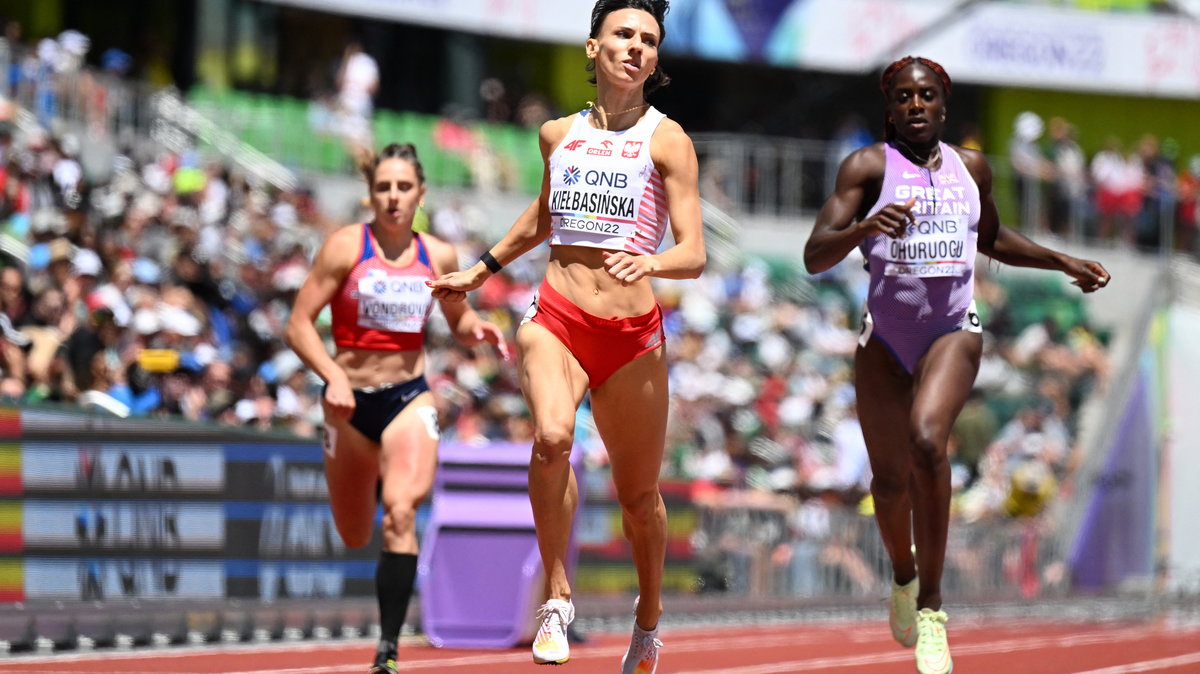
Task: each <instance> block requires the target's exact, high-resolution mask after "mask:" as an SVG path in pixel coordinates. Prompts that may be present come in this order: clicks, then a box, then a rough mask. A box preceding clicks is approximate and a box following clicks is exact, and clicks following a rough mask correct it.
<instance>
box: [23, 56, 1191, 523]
mask: <svg viewBox="0 0 1200 674" xmlns="http://www.w3.org/2000/svg"><path fill="white" fill-rule="evenodd" d="M79 37H82V36H79ZM85 39H86V38H85ZM60 42H61V44H59V45H57V49H58V51H57V52H55V53H57V54H58V55H59V56H57V57H55V58H60V59H61V58H64V57H63V55H64V54H66V55H71V54H76V56H78V54H77V52H78V51H79V50H80V49H82V50H84V51H86V49H87V45H86V43H84V44H83V45H82V47H80V46H79V39H78V37H76V36H71V35H67V36H66V38H65V39H63V40H60ZM6 44H7V43H6ZM72 49H74V50H75V51H72ZM40 51H41V52H42V55H41V56H39V55H38V54H39V52H36V51H35V52H30V55H27V56H26V57H25V58H24V60H17V59H11V58H10V59H8V60H9V62H10V63H12V64H13V67H12V68H10V69H9V73H10V77H9V78H8V79H7V81H6V83H5V84H6V86H7V87H8V88H7V89H6V91H5V92H4V93H6V94H8V95H9V96H12V95H13V94H14V93H16V91H17V89H19V88H20V87H22V86H26V87H34V88H37V87H39V86H43V85H44V84H45V83H46V82H49V83H54V82H60V80H56V79H55V77H56V76H55V75H54V73H53V70H54V68H55V67H58V66H54V64H53V63H51V62H49V61H48V62H46V63H44V64H42V65H43V67H42V68H41V69H38V68H34V67H33V65H34V61H31V60H29V59H37V58H41V57H42V56H45V57H46V58H50V54H51V52H52V51H53V50H51V49H50V48H49V47H46V48H45V49H43V50H40ZM9 53H10V54H11V53H12V52H11V51H10V52H9ZM6 58H8V57H6ZM110 60H111V61H112V63H111V64H110V65H111V66H112V67H111V68H110V69H109V71H108V72H109V73H110V74H118V73H119V71H120V69H121V68H123V67H127V65H128V64H127V63H125V62H124V61H122V60H121V59H120V58H119V57H118V55H112V56H111V59H110ZM62 62H63V63H66V66H65V68H66V70H64V71H63V72H65V73H67V74H66V75H62V74H61V73H60V76H61V77H68V76H70V77H74V76H76V75H77V74H78V73H77V72H76V69H77V66H78V58H73V60H72V59H71V58H68V59H66V60H65V61H62ZM54 63H59V61H55V62H54ZM21 64H24V65H23V66H22V67H19V68H18V67H16V66H17V65H21ZM47 68H48V69H49V70H47ZM47 73H50V74H49V75H47ZM30 77H32V78H34V79H28V78H30ZM42 77H49V78H50V79H47V80H42V79H37V78H42ZM96 86H97V87H98V89H96V90H95V91H97V92H100V93H97V94H96V95H97V96H100V97H101V98H103V96H102V95H101V94H102V93H103V92H104V91H106V90H105V89H104V88H103V86H102V84H98V85H96ZM64 91H65V89H64ZM39 100H40V99H39ZM54 109H55V108H53V107H48V108H46V109H45V112H47V114H49V112H52V111H53V110H54ZM35 117H42V116H41V115H35ZM127 140H129V139H124V138H119V137H114V135H113V134H111V133H110V132H109V131H108V130H107V127H106V126H105V125H103V124H99V125H91V126H86V127H78V126H75V127H68V126H64V125H61V124H59V123H57V122H56V120H54V119H47V118H42V119H41V121H40V122H39V123H34V124H25V125H21V124H18V123H17V117H16V111H15V108H14V106H12V105H11V104H10V103H7V101H6V102H5V103H4V104H3V106H2V107H0V223H2V224H0V226H2V230H0V231H2V234H0V250H2V251H3V257H4V267H3V270H0V309H2V312H3V313H2V315H0V328H2V329H3V330H2V335H0V338H2V339H0V369H2V372H3V377H2V379H0V395H3V396H5V397H6V398H7V399H9V400H12V401H17V402H20V403H24V404H35V403H40V402H43V401H49V402H61V403H68V404H84V405H89V406H99V407H103V408H105V409H108V410H110V411H113V412H116V413H119V414H122V415H128V416H133V417H163V418H181V419H187V420H190V421H199V422H211V423H218V424H227V425H233V426H250V427H254V428H258V429H277V430H283V431H286V432H291V433H295V434H299V435H301V436H308V437H313V436H315V435H316V434H317V432H318V429H319V428H320V425H321V407H320V404H319V396H320V383H321V382H319V381H318V380H316V379H315V378H314V377H313V376H312V375H311V374H310V373H308V372H307V371H305V370H304V368H302V367H301V364H300V362H299V359H298V358H297V357H296V356H295V355H294V354H293V353H291V352H290V351H289V350H287V348H286V347H285V346H284V344H283V342H282V340H281V337H280V336H281V335H282V333H283V326H284V325H285V324H286V321H287V317H288V311H289V309H290V307H291V303H292V299H293V295H294V293H295V291H296V290H297V289H298V288H299V286H300V284H301V282H302V281H303V279H304V278H305V275H306V274H307V271H308V265H309V261H310V260H311V258H312V255H313V253H314V251H315V250H316V248H317V247H318V246H319V244H320V242H321V241H322V240H323V239H324V237H325V236H326V235H327V234H328V233H329V232H330V231H332V229H333V228H334V227H336V226H338V225H340V224H344V223H341V222H333V221H332V220H330V219H329V218H328V217H326V216H325V215H324V214H323V213H322V212H321V209H320V208H319V206H318V204H317V203H316V201H315V199H314V196H313V192H312V191H311V190H309V189H305V188H300V189H297V190H295V191H280V190H277V189H274V188H271V187H269V186H267V185H265V184H263V183H261V182H259V181H257V180H255V179H254V177H253V176H251V175H246V174H243V173H241V172H239V171H235V170H231V169H230V168H229V167H227V166H225V165H222V164H220V163H216V162H213V161H209V160H206V159H204V158H202V157H201V156H200V155H199V154H197V153H193V152H185V153H172V152H167V151H163V150H161V149H151V148H153V147H154V146H153V145H150V144H146V143H140V142H126V141H127ZM1097 162H1100V160H1099V159H1097V160H1094V161H1093V165H1095V164H1096V163H1097ZM1100 163H1102V162H1100ZM1193 164H1194V162H1193ZM1189 171H1191V173H1190V174H1189V175H1193V176H1196V175H1197V173H1198V172H1200V167H1198V166H1192V167H1190V168H1189ZM1060 173H1061V172H1060ZM1049 175H1050V174H1049V173H1047V174H1046V176H1049ZM1156 184H1157V183H1156ZM1163 184H1164V185H1165V183H1163ZM1179 184H1180V185H1183V184H1184V181H1183V179H1182V177H1181V178H1180V182H1179ZM1193 187H1194V181H1193ZM1179 194H1180V195H1184V194H1185V191H1183V190H1182V189H1181V191H1180V192H1179ZM1190 194H1191V197H1190V198H1191V202H1187V201H1186V200H1185V199H1184V196H1180V197H1179V204H1180V208H1181V211H1180V212H1181V213H1182V208H1183V206H1184V205H1186V204H1187V203H1190V204H1191V208H1192V214H1193V216H1192V220H1191V222H1192V223H1193V224H1192V226H1193V228H1194V211H1195V191H1194V189H1193V190H1192V192H1191V193H1190ZM431 206H432V208H431V211H430V217H429V221H430V223H431V227H432V229H433V231H434V232H435V233H437V234H438V235H439V236H441V237H443V238H445V239H447V240H450V241H452V242H454V243H456V244H457V245H458V248H459V250H460V253H461V255H462V256H463V261H464V262H468V263H469V261H470V260H473V259H475V257H477V256H478V254H479V253H480V252H482V251H483V250H484V246H485V245H486V244H485V242H484V241H482V240H480V239H479V238H478V237H477V235H476V234H475V232H478V231H481V230H482V227H481V226H480V224H481V222H482V219H483V218H484V214H482V213H477V212H474V211H472V207H471V206H469V205H467V204H464V203H460V202H451V203H443V204H431ZM1185 222H1186V221H1185V220H1183V219H1181V220H1180V223H1181V225H1182V224H1183V223H1185ZM544 254H545V251H544V249H543V251H542V256H541V257H539V256H538V255H536V254H535V255H530V256H526V257H525V258H523V259H522V260H520V261H519V262H518V263H516V264H514V265H512V266H511V267H510V268H508V269H506V271H505V274H504V275H502V276H501V277H499V278H498V279H497V280H496V281H494V282H492V283H489V284H488V285H486V286H485V287H484V288H483V289H482V290H481V291H480V292H478V293H476V296H475V298H474V301H475V302H476V304H477V306H478V308H479V309H480V310H481V311H483V312H486V314H487V317H488V318H489V319H490V320H493V321H495V322H497V323H498V324H500V325H502V326H504V327H506V328H507V329H508V332H509V334H511V333H512V331H513V330H514V329H515V326H516V324H517V323H518V321H519V320H520V317H521V315H522V314H523V313H524V311H525V309H526V308H527V306H528V304H529V301H530V298H531V296H532V291H533V284H534V283H535V282H536V280H537V278H538V277H539V272H540V270H541V268H542V265H544ZM798 255H799V251H795V255H794V256H786V255H785V256H781V257H780V258H779V259H770V260H767V259H758V258H747V259H745V260H743V261H741V262H740V263H738V264H735V265H731V266H728V267H727V268H714V269H711V270H710V271H709V272H708V273H706V274H705V276H704V277H703V278H702V280H701V281H700V282H699V283H696V284H693V285H692V286H691V287H690V289H689V290H688V292H687V293H684V292H682V290H681V288H679V287H678V286H677V285H675V284H673V283H670V282H663V283H661V284H660V285H659V286H658V289H659V292H660V298H661V301H662V303H663V307H664V312H665V316H666V325H667V332H668V348H669V349H670V351H671V357H670V362H671V363H672V365H671V377H672V387H673V402H672V405H673V409H672V415H671V426H670V429H669V445H668V446H669V451H668V464H669V465H668V466H666V467H665V472H664V475H665V476H666V477H668V478H677V479H680V480H688V481H695V482H697V483H703V484H713V485H719V486H722V487H736V488H746V489H751V490H760V491H764V492H774V493H791V494H797V495H800V496H804V497H807V496H816V495H826V496H828V495H833V496H834V498H836V499H837V500H840V501H844V502H846V503H854V502H856V501H857V500H858V499H859V498H861V497H862V496H863V495H864V494H865V493H866V490H867V485H868V484H869V479H870V475H869V467H868V465H867V459H866V451H865V447H864V445H863V442H862V437H861V434H860V432H859V429H858V426H857V420H856V417H855V408H854V395H853V389H852V386H851V381H850V379H851V376H852V367H851V357H852V355H853V352H854V349H855V346H856V339H857V312H858V311H859V308H860V307H861V306H862V303H863V298H864V293H865V276H864V275H863V274H862V273H861V272H860V271H858V270H857V267H856V266H855V265H854V264H849V263H848V264H843V265H841V266H840V267H838V268H837V269H835V270H833V271H831V272H827V273H826V274H822V275H820V276H818V277H816V278H810V277H807V276H806V275H805V274H803V273H802V272H801V271H799V263H798ZM977 295H978V297H979V300H980V304H981V308H982V312H981V313H983V314H984V324H985V327H986V329H987V332H986V335H987V336H986V341H985V355H984V363H983V367H982V369H981V372H980V375H979V378H978V381H977V385H976V388H977V394H978V395H977V396H976V397H975V398H974V399H973V400H972V401H971V402H970V403H969V404H968V406H967V409H966V410H965V411H964V412H963V415H962V418H961V419H960V421H959V424H958V426H957V427H956V431H955V437H954V450H955V473H954V475H955V485H956V490H957V492H956V493H957V497H956V503H957V504H958V507H957V512H959V513H960V514H961V515H962V516H964V517H966V518H968V519H978V518H982V517H986V516H989V515H993V514H1000V515H1007V516H1021V515H1029V514H1033V513H1036V512H1037V511H1039V510H1040V509H1041V508H1042V507H1043V506H1044V504H1045V501H1046V499H1047V497H1048V496H1049V495H1050V494H1052V493H1053V492H1054V490H1055V488H1056V485H1057V484H1059V483H1060V482H1061V481H1062V480H1063V479H1064V478H1065V477H1066V476H1067V475H1068V474H1069V472H1070V469H1071V467H1072V465H1073V461H1074V459H1075V447H1074V443H1073V438H1074V425H1075V421H1076V419H1075V417H1076V414H1077V412H1078V409H1079V405H1080V402H1081V401H1082V400H1083V399H1085V398H1086V393H1087V391H1088V390H1090V388H1091V387H1093V386H1095V385H1098V384H1100V383H1102V382H1103V381H1104V379H1105V375H1106V371H1107V364H1106V360H1105V354H1104V348H1103V346H1102V345H1101V342H1100V340H1099V339H1098V338H1097V336H1096V334H1094V333H1093V332H1092V331H1091V330H1090V329H1089V328H1088V326H1087V324H1086V321H1085V320H1074V321H1071V322H1067V323H1063V322H1061V321H1056V320H1055V319H1054V318H1053V317H1048V316H1043V317H1041V319H1039V320H1034V321H1026V320H1024V319H1022V320H1015V319H1014V317H1013V313H1014V312H1013V311H1012V310H1013V309H1014V306H1013V303H1012V302H1010V301H1009V298H1008V296H1007V294H1006V289H1005V285H1004V284H1003V283H1001V282H999V281H998V280H997V279H996V278H993V277H992V276H991V275H990V274H988V273H986V270H985V272H984V273H982V274H980V278H979V281H978V289H977ZM1025 313H1026V312H1022V315H1025ZM1043 319H1044V320H1043ZM324 327H325V328H326V330H327V328H328V322H327V321H325V322H324ZM429 339H430V348H429V353H430V362H429V364H428V368H427V371H428V373H429V378H430V384H431V387H432V388H433V390H434V392H435V393H436V396H437V400H438V404H439V406H440V411H441V422H442V426H443V429H444V433H445V439H446V440H448V441H458V442H468V443H481V442H485V441H488V440H512V441H517V442H528V441H530V439H531V436H532V425H531V423H530V420H529V417H528V412H527V410H526V408H525V404H524V401H523V400H522V399H521V396H520V394H519V387H518V386H517V382H516V378H515V377H516V375H515V371H514V370H513V368H511V367H508V366H504V365H503V364H502V363H500V362H498V361H497V360H496V359H495V358H494V357H493V356H492V355H491V354H490V353H488V352H487V351H486V350H483V349H475V350H467V349H463V348H461V347H457V346H455V345H454V344H453V343H452V340H451V339H450V338H449V335H448V334H447V332H446V329H445V325H444V322H440V321H434V322H433V323H431V332H430V337H429ZM584 417H585V419H584V421H585V423H582V424H580V427H581V428H582V429H584V430H583V431H582V432H581V435H582V437H581V441H582V443H583V445H584V446H585V447H587V448H588V455H589V459H590V460H591V462H592V464H593V465H595V466H601V467H602V466H603V464H604V453H603V449H602V448H601V447H599V445H598V442H597V441H595V439H594V437H591V436H590V435H589V434H588V432H587V430H586V429H587V428H588V424H587V423H586V412H585V413H584Z"/></svg>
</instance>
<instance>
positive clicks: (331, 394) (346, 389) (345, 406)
mask: <svg viewBox="0 0 1200 674" xmlns="http://www.w3.org/2000/svg"><path fill="white" fill-rule="evenodd" d="M355 405H356V403H355V401H354V391H353V390H352V389H351V388H350V382H349V381H347V380H346V379H344V378H343V379H338V380H335V381H331V382H329V384H328V385H327V386H326V387H325V409H326V411H327V412H328V413H329V414H332V415H334V416H336V417H338V418H339V419H347V420H348V419H350V417H352V416H354V408H355Z"/></svg>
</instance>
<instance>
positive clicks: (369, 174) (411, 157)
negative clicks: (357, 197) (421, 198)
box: [358, 143, 425, 188]
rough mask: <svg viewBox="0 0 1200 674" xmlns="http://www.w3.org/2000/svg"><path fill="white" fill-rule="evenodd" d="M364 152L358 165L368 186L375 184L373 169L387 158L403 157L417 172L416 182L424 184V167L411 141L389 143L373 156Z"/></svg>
mask: <svg viewBox="0 0 1200 674" xmlns="http://www.w3.org/2000/svg"><path fill="white" fill-rule="evenodd" d="M364 154H365V155H366V156H364V157H360V159H359V162H358V167H359V170H360V171H362V173H363V177H364V178H366V179H367V187H368V188H371V187H372V186H373V185H374V184H375V169H377V168H379V165H380V164H382V163H383V162H385V161H387V160H388V159H403V160H404V161H406V162H408V163H410V164H412V166H413V170H414V171H416V173H417V182H419V183H420V184H422V185H424V184H425V168H424V167H422V166H421V160H420V159H417V147H416V146H415V145H413V144H412V143H391V144H389V145H388V146H387V147H385V148H383V149H382V150H380V151H379V154H377V155H375V156H371V155H369V154H366V153H365V152H364Z"/></svg>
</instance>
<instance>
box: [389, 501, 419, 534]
mask: <svg viewBox="0 0 1200 674" xmlns="http://www.w3.org/2000/svg"><path fill="white" fill-rule="evenodd" d="M416 524H417V511H416V508H414V507H413V504H412V503H408V502H405V501H399V502H396V503H385V504H384V509H383V528H384V529H386V530H387V531H390V532H391V533H392V534H393V535H396V536H404V535H406V534H408V533H410V532H412V531H414V530H415V529H416Z"/></svg>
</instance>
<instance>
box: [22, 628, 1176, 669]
mask: <svg viewBox="0 0 1200 674" xmlns="http://www.w3.org/2000/svg"><path fill="white" fill-rule="evenodd" d="M948 629H949V632H950V643H951V652H952V653H953V655H954V665H955V667H954V671H955V672H958V673H959V674H964V673H969V672H986V673H991V672H1021V673H1022V674H1065V673H1074V674H1121V673H1124V672H1200V625H1197V624H1171V623H1167V622H1162V621H1159V622H1150V623H1145V622H1139V623H1125V624H1111V623H1105V624H1073V625H1064V624H1058V623H1046V622H1035V621H1028V622H1026V621H1021V622H1013V621H1000V620H996V619H989V620H987V621H986V622H960V623H959V624H955V622H954V621H953V619H952V621H951V622H950V624H949V625H948ZM662 640H663V641H664V642H665V646H664V649H663V650H662V652H661V660H660V664H659V671H660V672H662V673H663V674H683V673H692V674H717V673H718V672H720V673H721V674H776V673H785V672H839V673H847V672H879V673H880V674H890V673H896V674H899V673H901V672H903V673H906V674H907V673H911V672H914V671H915V669H916V668H915V667H914V665H913V660H912V651H909V650H905V649H902V648H900V647H899V646H897V645H896V644H894V643H893V642H892V641H891V638H890V633H889V632H888V629H887V623H886V622H885V621H877V622H870V623H864V622H839V623H829V622H822V623H819V624H794V625H770V626H763V627H754V628H739V627H722V628H687V629H676V630H669V631H668V630H667V629H666V628H665V627H664V630H663V634H662ZM626 643H627V637H625V636H624V635H616V634H595V635H592V636H591V637H590V638H589V639H588V641H587V643H586V644H576V645H575V646H573V647H572V651H571V661H570V662H569V663H568V664H567V665H565V666H564V667H560V668H548V667H547V668H538V667H535V666H534V665H533V664H532V662H531V660H530V656H529V651H528V649H525V648H520V649H512V650H505V651H469V650H453V649H435V648H432V647H430V646H426V645H408V644H406V645H405V647H404V648H402V650H401V654H402V657H403V658H404V659H405V662H404V663H403V667H402V671H405V672H434V671H437V672H464V673H465V672H485V673H486V674H509V673H515V672H526V673H529V672H535V671H541V672H543V674H585V673H590V672H604V673H606V674H611V673H612V672H615V671H617V670H618V666H619V662H620V659H621V655H622V654H623V653H624V651H625V645H626ZM372 650H373V649H372V644H370V643H368V642H366V641H362V640H357V641H336V640H335V641H325V642H311V641H309V642H298V643H293V644H268V645H263V646H257V645H255V646H250V645H238V646H228V647H220V646H208V647H199V648H171V649H159V650H143V651H135V652H114V651H109V652H104V653H101V652H96V653H88V654H75V655H57V656H14V657H11V658H9V659H7V660H0V672H28V673H33V672H63V673H67V672H70V673H75V672H93V673H94V672H113V673H117V672H119V673H121V674H163V673H170V674H215V673H223V674H274V673H276V672H291V673H294V674H343V673H344V674H363V673H364V672H366V669H367V667H366V666H365V665H364V664H363V663H367V662H369V661H370V657H371V653H372Z"/></svg>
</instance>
